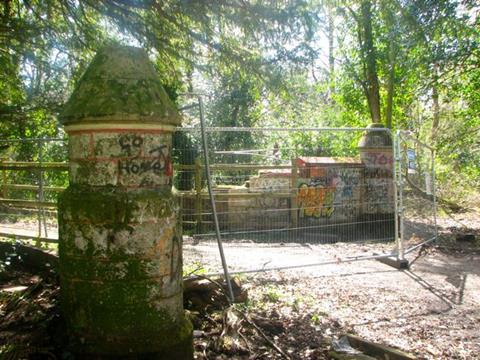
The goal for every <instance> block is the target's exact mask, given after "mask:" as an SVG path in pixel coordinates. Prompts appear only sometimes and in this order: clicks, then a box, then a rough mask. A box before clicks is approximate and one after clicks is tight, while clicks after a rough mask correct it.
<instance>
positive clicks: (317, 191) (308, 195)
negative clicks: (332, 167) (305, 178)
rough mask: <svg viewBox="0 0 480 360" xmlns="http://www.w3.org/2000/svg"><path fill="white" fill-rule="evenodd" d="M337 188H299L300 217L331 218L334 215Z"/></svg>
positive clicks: (304, 186) (305, 185) (303, 186)
mask: <svg viewBox="0 0 480 360" xmlns="http://www.w3.org/2000/svg"><path fill="white" fill-rule="evenodd" d="M334 199H335V188H333V187H314V186H308V185H307V184H302V185H300V187H299V188H298V195H297V204H298V207H299V209H300V217H303V216H310V217H316V218H319V217H330V216H331V215H332V214H333V211H334V207H333V200H334Z"/></svg>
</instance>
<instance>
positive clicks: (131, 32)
mask: <svg viewBox="0 0 480 360" xmlns="http://www.w3.org/2000/svg"><path fill="white" fill-rule="evenodd" d="M365 5H370V8H371V15H372V16H371V19H370V20H369V24H365V19H364V18H362V11H361V10H362V6H365ZM0 18H1V20H2V27H1V31H2V33H1V36H0V67H1V68H2V72H0V137H1V138H36V137H57V136H58V137H62V136H63V135H64V134H63V133H62V131H61V129H59V127H58V125H57V115H58V112H59V111H60V110H61V107H62V105H63V103H64V102H65V100H66V98H67V97H68V95H69V93H70V91H71V89H72V88H73V86H74V84H75V82H76V81H77V80H78V79H79V77H80V76H81V74H82V73H83V71H84V69H85V67H86V65H87V64H88V63H89V61H90V59H91V57H92V55H93V53H94V52H95V51H96V49H98V47H99V46H101V45H102V44H104V43H106V42H113V41H116V42H122V43H127V44H132V45H136V46H141V47H143V48H145V49H147V51H148V52H149V54H150V55H151V58H152V60H154V63H155V66H156V68H157V70H158V72H159V74H160V77H161V80H162V82H163V84H165V86H166V90H167V92H168V94H169V95H170V96H171V97H172V98H173V99H174V100H175V101H176V102H177V103H178V104H179V105H182V102H183V101H184V100H183V99H182V98H180V97H178V94H179V93H181V92H185V91H191V90H201V91H202V92H205V93H207V94H208V97H206V98H205V103H206V117H207V123H208V125H210V126H239V127H243V126H272V127H342V126H348V127H364V126H367V125H368V124H369V123H370V122H371V103H370V102H369V101H368V100H369V99H368V97H367V96H366V95H367V94H368V91H367V90H368V86H367V85H368V84H369V78H368V75H369V73H368V71H366V66H367V63H368V61H367V59H369V61H370V60H371V59H372V56H370V55H371V54H370V53H368V51H366V47H365V39H364V37H365V32H364V31H363V30H364V29H365V26H366V25H368V26H371V28H372V49H373V54H374V57H373V59H374V62H375V64H374V65H375V69H376V74H375V75H376V76H377V77H378V86H379V92H378V93H379V102H380V113H381V120H382V121H383V122H384V123H386V124H390V122H391V126H392V128H393V129H400V128H403V129H408V130H411V131H413V133H414V134H415V136H417V137H418V138H419V139H420V140H422V141H424V142H427V143H429V144H431V145H432V146H434V147H435V148H436V150H437V156H438V158H437V160H438V164H439V166H438V169H439V174H438V178H439V181H440V185H441V187H443V188H445V189H449V190H451V191H453V188H458V189H463V191H465V189H467V190H468V189H472V190H471V191H474V189H478V187H479V186H480V180H479V179H480V170H479V166H478V164H479V163H480V150H479V148H480V143H479V140H478V139H479V138H480V136H479V128H480V118H479V115H478V114H479V113H480V97H479V92H478V89H479V87H480V71H479V67H478V64H479V62H480V53H479V49H480V47H479V46H478V44H479V42H480V30H479V29H480V27H479V18H480V16H479V7H478V4H476V2H475V1H472V0H466V1H463V2H458V1H455V0H442V1H434V0H412V1H403V2H398V1H393V0H377V1H373V0H362V1H343V2H332V1H314V0H309V1H303V0H298V1H274V0H267V1H261V2H259V1H251V2H243V1H237V0H226V1H221V2H215V1H195V0H191V1H173V0H169V1H161V2H160V1H142V0H139V1H98V0H86V1H78V2H75V1H70V0H59V1H57V0H55V1H54V0H44V1H39V0H35V1H20V0H10V1H4V2H3V3H2V4H1V5H0ZM332 25H333V26H332ZM329 40H331V41H330V42H329ZM327 44H331V45H332V47H331V48H328V46H327ZM195 117H198V114H195ZM186 123H187V124H189V125H194V126H196V125H198V121H197V122H196V121H195V120H192V119H186ZM358 136H359V134H358V135H357V134H352V135H351V136H349V137H338V136H337V137H335V136H330V135H328V134H323V133H322V134H320V135H319V134H315V133H313V132H303V133H292V134H291V135H289V136H284V134H283V135H282V134H269V135H268V136H267V135H265V134H262V136H255V135H252V134H250V133H247V132H245V133H242V134H241V135H240V136H239V135H238V134H237V135H234V134H232V133H225V134H222V135H215V136H212V137H211V139H210V146H211V147H212V148H213V149H221V150H239V149H252V148H271V147H273V146H274V145H275V144H280V145H281V146H280V152H281V157H282V160H284V161H289V160H290V157H291V156H292V152H293V153H294V154H301V155H318V156H340V155H355V147H356V142H357V140H358ZM174 144H175V148H176V149H177V150H176V151H175V152H174V154H173V155H174V158H175V160H176V161H178V162H182V163H187V164H192V163H193V161H194V159H195V157H197V156H199V155H200V154H198V153H196V152H195V150H194V149H195V148H197V147H198V139H196V138H193V137H189V136H187V135H186V134H177V135H176V136H175V139H174ZM36 146H37V145H36V143H35V142H25V143H21V144H18V145H17V146H14V147H11V148H10V149H9V150H8V155H9V156H10V157H12V158H14V159H16V160H26V161H27V160H28V161H34V160H37V159H38V151H37V150H36ZM180 149H182V150H181V151H180ZM64 154H65V153H64V148H63V147H62V146H60V145H59V144H52V145H49V146H48V147H46V148H45V150H44V153H43V156H44V157H45V159H46V160H49V161H58V160H56V159H61V158H62V156H64ZM232 159H233V161H237V162H245V161H257V159H256V158H251V157H245V156H243V157H238V156H237V157H235V158H232V157H231V156H230V157H228V156H227V155H223V156H216V157H215V159H213V160H215V161H218V162H221V161H226V160H228V161H232ZM452 173H462V176H461V177H455V181H454V180H453V178H454V177H452V176H451V174H452ZM18 176H21V177H23V178H24V179H26V180H28V181H35V179H34V177H31V176H30V175H28V174H23V175H21V174H20V175H18ZM29 176H30V178H29ZM46 176H47V177H48V179H47V180H48V182H49V183H51V184H62V183H65V181H66V178H65V175H61V174H48V175H46ZM175 181H176V186H177V187H178V188H181V189H187V188H191V185H192V181H193V179H192V178H191V176H190V175H187V173H185V174H183V175H182V174H177V177H176V179H175ZM453 182H454V183H453ZM447 195H448V194H447ZM32 196H34V195H32Z"/></svg>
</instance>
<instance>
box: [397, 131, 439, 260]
mask: <svg viewBox="0 0 480 360" xmlns="http://www.w3.org/2000/svg"><path fill="white" fill-rule="evenodd" d="M396 138H397V154H398V166H397V169H398V171H397V174H398V177H397V183H398V188H399V199H398V202H399V204H398V208H399V211H400V214H401V217H400V228H399V231H400V236H401V239H402V242H403V244H404V246H405V253H406V254H408V253H409V252H411V251H413V250H415V249H416V248H418V247H419V246H422V245H424V244H426V243H429V242H431V241H434V240H435V239H436V237H437V232H438V230H437V204H436V185H435V152H434V149H433V148H432V147H430V146H429V145H428V144H425V143H423V142H421V141H419V140H418V139H416V138H415V137H414V136H413V135H412V134H411V133H410V132H407V131H399V132H398V133H397V137H396Z"/></svg>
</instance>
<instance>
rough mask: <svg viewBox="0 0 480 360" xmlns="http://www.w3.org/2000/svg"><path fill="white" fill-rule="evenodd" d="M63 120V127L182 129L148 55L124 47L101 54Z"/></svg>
mask: <svg viewBox="0 0 480 360" xmlns="http://www.w3.org/2000/svg"><path fill="white" fill-rule="evenodd" d="M59 119H60V122H61V123H62V124H63V125H74V124H85V123H91V124H100V123H102V124H105V123H107V124H112V125H113V124H121V123H130V124H131V123H147V124H152V125H155V124H158V125H170V126H176V125H180V115H179V114H178V111H177V109H176V107H175V105H174V104H173V102H172V101H171V100H170V98H169V96H168V95H167V93H166V92H165V89H164V88H163V86H162V85H161V83H160V80H159V78H158V75H157V73H156V71H155V68H154V66H153V64H152V63H151V62H150V60H149V58H148V56H147V53H146V52H145V51H144V50H143V49H140V48H136V47H132V46H121V45H107V46H105V47H103V48H102V49H100V50H99V51H98V52H97V54H96V55H95V57H94V58H93V60H92V62H91V63H90V65H89V66H88V68H87V70H86V71H85V73H84V74H83V76H82V78H81V79H80V81H79V82H78V84H77V86H76V88H75V90H74V91H73V93H72V95H71V96H70V99H69V100H68V101H67V103H66V104H65V106H64V108H63V111H62V113H61V114H60V117H59Z"/></svg>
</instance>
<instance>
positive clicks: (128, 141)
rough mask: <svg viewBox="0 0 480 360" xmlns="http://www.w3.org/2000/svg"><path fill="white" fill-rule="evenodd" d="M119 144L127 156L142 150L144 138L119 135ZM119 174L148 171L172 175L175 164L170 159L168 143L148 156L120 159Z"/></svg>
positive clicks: (153, 150) (138, 173)
mask: <svg viewBox="0 0 480 360" xmlns="http://www.w3.org/2000/svg"><path fill="white" fill-rule="evenodd" d="M118 144H119V145H120V147H121V149H122V152H124V153H125V155H127V156H132V154H134V153H138V152H140V149H141V147H142V144H143V139H142V138H141V137H140V136H138V135H132V134H125V135H122V136H120V137H119V139H118ZM118 171H119V174H128V175H130V174H134V175H143V174H146V173H149V172H151V173H154V174H156V175H161V174H165V175H166V176H172V174H173V165H172V162H171V160H170V154H169V150H168V146H167V145H160V146H158V147H156V148H154V149H152V150H150V151H149V153H148V156H146V157H144V158H140V157H138V156H136V157H134V158H132V159H127V160H120V161H119V162H118Z"/></svg>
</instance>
